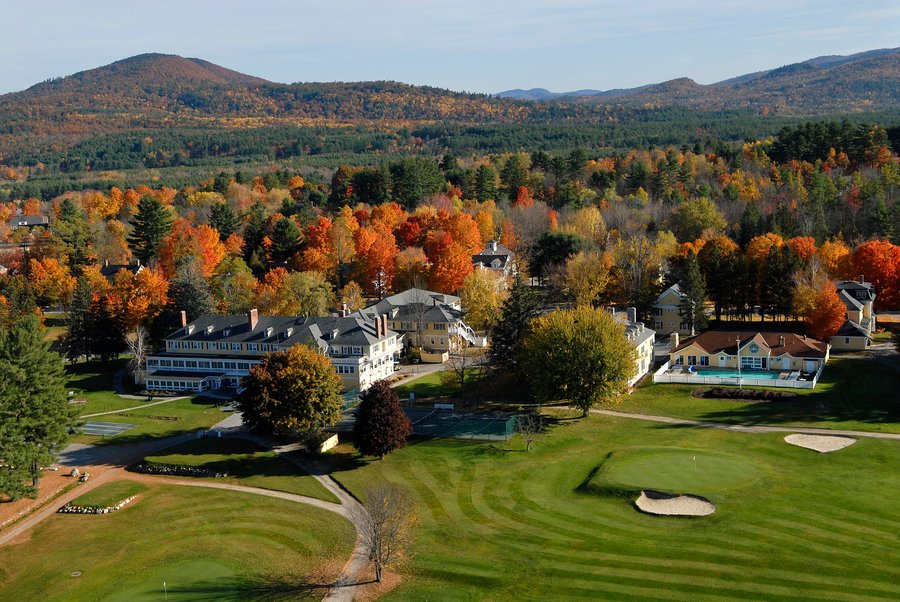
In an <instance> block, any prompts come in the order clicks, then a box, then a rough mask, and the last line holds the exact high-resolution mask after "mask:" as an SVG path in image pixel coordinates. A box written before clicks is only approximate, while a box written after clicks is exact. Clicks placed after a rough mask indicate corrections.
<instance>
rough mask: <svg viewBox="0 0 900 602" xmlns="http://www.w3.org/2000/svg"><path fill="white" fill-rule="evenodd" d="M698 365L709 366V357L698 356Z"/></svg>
mask: <svg viewBox="0 0 900 602" xmlns="http://www.w3.org/2000/svg"><path fill="white" fill-rule="evenodd" d="M700 365H701V366H709V356H708V355H701V356H700Z"/></svg>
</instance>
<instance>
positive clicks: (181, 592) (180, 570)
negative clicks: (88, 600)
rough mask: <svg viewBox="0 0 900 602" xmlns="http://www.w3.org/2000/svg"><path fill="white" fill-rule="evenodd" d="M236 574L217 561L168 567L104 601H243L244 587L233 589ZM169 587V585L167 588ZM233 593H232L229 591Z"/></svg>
mask: <svg viewBox="0 0 900 602" xmlns="http://www.w3.org/2000/svg"><path fill="white" fill-rule="evenodd" d="M234 581H235V575H234V572H232V571H231V570H230V569H229V568H228V567H225V566H223V565H221V564H218V563H215V562H205V561H194V562H185V563H182V564H179V565H177V566H167V567H164V568H160V569H157V570H155V571H152V572H151V573H150V574H149V575H147V574H145V575H141V576H140V578H139V583H135V584H130V583H126V584H123V586H124V589H122V590H120V591H117V592H116V593H115V594H113V595H111V596H107V597H105V598H103V601H104V602H141V601H143V600H147V601H150V600H153V601H154V602H155V601H156V600H159V599H165V600H171V601H172V602H176V601H178V600H197V599H198V598H203V597H205V596H211V597H212V598H214V599H216V600H240V599H241V598H240V596H241V593H242V592H241V589H240V587H235V586H233V587H231V588H229V585H231V584H232V583H233V582H234ZM163 584H165V585H163ZM229 590H231V591H229Z"/></svg>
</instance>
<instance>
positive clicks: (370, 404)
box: [353, 380, 412, 458]
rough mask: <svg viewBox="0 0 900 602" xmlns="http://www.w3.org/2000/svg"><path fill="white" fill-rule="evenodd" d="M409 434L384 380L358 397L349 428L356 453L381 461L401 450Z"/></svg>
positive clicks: (391, 392)
mask: <svg viewBox="0 0 900 602" xmlns="http://www.w3.org/2000/svg"><path fill="white" fill-rule="evenodd" d="M411 432H412V424H410V422H409V418H407V417H406V414H405V413H404V412H403V409H402V408H401V407H400V398H399V397H397V393H395V392H394V390H393V389H392V388H391V385H390V384H389V383H388V381H386V380H379V381H378V382H376V383H374V384H373V385H372V386H371V387H369V388H368V389H367V390H366V392H365V393H363V394H362V398H361V400H360V404H359V410H358V411H357V413H356V422H355V423H354V425H353V444H354V445H355V446H356V449H357V450H359V453H361V454H363V455H364V456H378V457H379V458H383V457H385V456H386V455H387V454H389V453H391V452H392V451H394V450H395V449H400V448H401V447H404V446H405V445H406V439H407V438H408V437H409V435H410V433H411Z"/></svg>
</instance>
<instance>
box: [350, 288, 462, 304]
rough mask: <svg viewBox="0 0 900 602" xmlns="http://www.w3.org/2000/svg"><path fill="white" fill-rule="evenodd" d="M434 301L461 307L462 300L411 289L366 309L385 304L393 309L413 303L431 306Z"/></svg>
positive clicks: (444, 294)
mask: <svg viewBox="0 0 900 602" xmlns="http://www.w3.org/2000/svg"><path fill="white" fill-rule="evenodd" d="M433 301H437V302H438V303H444V304H446V305H459V302H460V299H459V297H456V296H454V295H448V294H446V293H435V292H434V291H426V290H425V289H421V288H410V289H407V290H405V291H403V292H402V293H395V294H393V295H389V296H387V297H385V298H384V299H382V300H381V301H376V302H374V303H370V304H369V305H368V306H367V307H366V309H368V308H369V307H372V306H375V305H379V304H384V303H385V302H387V303H388V304H390V305H391V306H392V307H397V306H398V305H409V304H411V303H429V304H431V303H432V302H433Z"/></svg>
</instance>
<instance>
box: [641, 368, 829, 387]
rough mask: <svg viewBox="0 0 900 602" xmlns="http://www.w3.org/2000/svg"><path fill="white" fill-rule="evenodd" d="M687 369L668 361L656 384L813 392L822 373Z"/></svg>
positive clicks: (661, 369) (659, 372)
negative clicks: (750, 387) (806, 390)
mask: <svg viewBox="0 0 900 602" xmlns="http://www.w3.org/2000/svg"><path fill="white" fill-rule="evenodd" d="M687 368H688V367H687V366H681V365H679V366H670V365H669V363H668V362H666V363H665V364H663V366H662V367H661V368H660V369H659V370H657V371H656V372H655V373H654V374H653V382H655V383H681V384H692V385H737V386H741V385H744V386H753V387H771V388H790V389H812V388H815V386H816V383H817V381H818V377H819V375H820V374H821V368H820V370H819V372H818V373H816V374H804V373H803V372H801V371H799V370H742V371H741V373H740V376H738V372H737V371H736V370H732V369H726V370H721V371H720V370H716V369H715V368H710V367H708V366H693V368H694V370H695V371H694V372H688V370H687ZM698 369H699V372H698V371H697V370H698ZM773 375H777V376H773Z"/></svg>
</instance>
